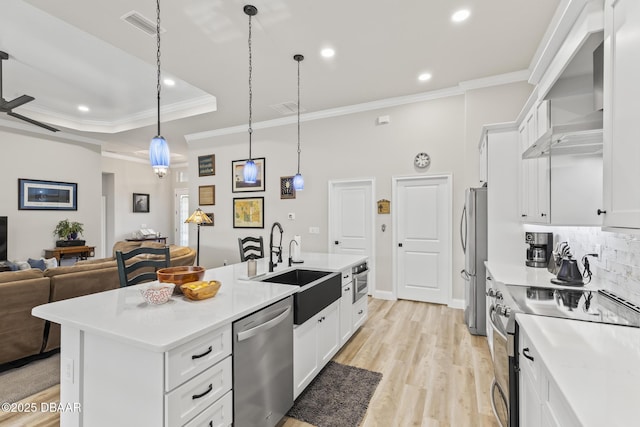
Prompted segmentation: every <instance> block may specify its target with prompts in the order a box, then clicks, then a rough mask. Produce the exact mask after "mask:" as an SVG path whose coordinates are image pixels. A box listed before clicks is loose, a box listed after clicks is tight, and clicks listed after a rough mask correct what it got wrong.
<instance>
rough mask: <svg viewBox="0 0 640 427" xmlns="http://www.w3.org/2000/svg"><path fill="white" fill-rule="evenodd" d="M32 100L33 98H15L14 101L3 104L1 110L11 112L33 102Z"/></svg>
mask: <svg viewBox="0 0 640 427" xmlns="http://www.w3.org/2000/svg"><path fill="white" fill-rule="evenodd" d="M34 99H35V98H34V97H33V96H29V95H22V96H19V97H17V98H16V99H12V100H11V101H8V102H5V103H4V104H2V108H4V109H6V110H13V109H14V108H17V107H19V106H21V105H23V104H26V103H27V102H31V101H33V100H34Z"/></svg>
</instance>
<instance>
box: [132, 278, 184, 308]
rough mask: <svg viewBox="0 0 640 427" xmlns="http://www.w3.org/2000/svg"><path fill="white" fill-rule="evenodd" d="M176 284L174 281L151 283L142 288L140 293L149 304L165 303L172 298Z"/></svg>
mask: <svg viewBox="0 0 640 427" xmlns="http://www.w3.org/2000/svg"><path fill="white" fill-rule="evenodd" d="M175 286H176V285H174V284H173V283H150V284H148V285H146V286H145V287H143V288H142V289H140V294H141V295H142V298H144V300H145V301H146V302H148V303H149V304H153V305H159V304H164V303H165V302H167V301H169V298H171V294H173V289H174V287H175Z"/></svg>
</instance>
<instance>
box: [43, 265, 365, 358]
mask: <svg viewBox="0 0 640 427" xmlns="http://www.w3.org/2000/svg"><path fill="white" fill-rule="evenodd" d="M302 259H303V260H304V261H305V262H304V263H303V264H295V265H294V266H293V267H292V268H314V269H323V270H333V271H339V270H344V269H346V268H350V267H351V266H353V265H355V264H358V263H359V262H362V261H363V260H365V259H366V257H365V256H358V255H336V254H320V253H303V254H302ZM287 269H288V267H287V266H286V260H285V262H284V263H283V264H281V265H279V266H278V267H277V268H276V270H275V271H276V273H277V272H282V271H285V270H287ZM267 270H268V259H260V260H258V274H259V275H260V274H263V273H266V272H267ZM246 274H247V265H246V263H240V264H234V265H229V266H225V267H220V268H215V269H210V270H207V271H206V273H205V276H204V278H203V280H218V281H220V282H221V283H222V287H221V288H220V290H219V291H218V293H217V294H216V296H215V297H213V298H210V299H207V300H203V301H191V300H188V299H187V298H186V297H184V296H182V295H174V296H173V297H172V298H171V300H170V301H169V302H167V303H165V304H162V305H158V306H154V305H149V304H147V303H146V302H145V301H144V299H143V298H142V296H141V295H140V292H139V289H140V288H141V287H144V286H145V284H142V285H137V286H131V287H128V288H120V289H115V290H112V291H106V292H100V293H96V294H91V295H86V296H83V297H78V298H72V299H68V300H64V301H58V302H54V303H50V304H44V305H41V306H38V307H35V308H34V309H33V310H32V314H33V315H34V316H36V317H40V318H43V319H46V320H50V321H52V322H55V323H60V324H61V325H65V326H72V327H76V328H78V329H80V330H84V331H89V332H91V333H97V334H100V335H103V336H107V337H110V338H112V339H114V340H118V341H121V342H125V343H129V344H133V345H136V346H139V347H142V348H145V349H148V350H151V351H158V352H164V351H167V350H169V349H171V348H174V347H176V346H178V345H180V344H183V343H185V342H187V341H189V340H191V339H193V338H195V337H197V336H200V335H203V334H206V333H207V332H209V331H212V330H214V329H216V328H218V327H220V326H223V325H226V324H229V323H231V322H233V321H234V320H237V319H240V318H242V317H244V316H246V315H248V314H251V313H253V312H255V311H256V310H259V309H261V308H263V307H266V306H267V305H269V304H272V303H274V302H276V301H279V300H281V299H282V298H285V297H287V296H289V295H292V294H294V293H296V292H298V290H299V288H298V287H297V286H289V285H281V284H277V283H267V282H259V281H253V280H248V279H247V277H246ZM243 276H244V279H245V280H242V277H243ZM263 277H264V275H263ZM263 277H257V279H258V280H260V279H261V278H263Z"/></svg>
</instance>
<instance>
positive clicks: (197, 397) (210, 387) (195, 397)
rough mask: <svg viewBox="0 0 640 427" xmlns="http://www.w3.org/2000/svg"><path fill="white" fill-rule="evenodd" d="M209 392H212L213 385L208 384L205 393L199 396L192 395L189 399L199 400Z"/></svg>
mask: <svg viewBox="0 0 640 427" xmlns="http://www.w3.org/2000/svg"><path fill="white" fill-rule="evenodd" d="M211 390H213V384H209V388H208V389H207V391H205V392H204V393H200V394H194V395H193V396H191V398H192V399H193V400H196V399H200V398H201V397H204V396H206V395H207V394H209V393H211Z"/></svg>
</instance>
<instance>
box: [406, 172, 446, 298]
mask: <svg viewBox="0 0 640 427" xmlns="http://www.w3.org/2000/svg"><path fill="white" fill-rule="evenodd" d="M394 181H395V185H394V188H393V189H394V190H395V191H394V197H393V198H394V200H395V203H394V205H395V206H397V208H396V209H395V210H393V212H394V224H396V226H395V227H394V230H395V231H396V232H395V236H396V238H395V242H396V248H395V265H396V274H395V278H396V280H395V282H396V290H397V297H398V298H401V299H410V300H416V301H424V302H433V303H440V304H445V303H448V302H449V299H450V296H451V234H452V232H451V177H450V176H448V175H444V176H442V175H441V176H432V177H429V176H422V177H412V178H397V179H394Z"/></svg>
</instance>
